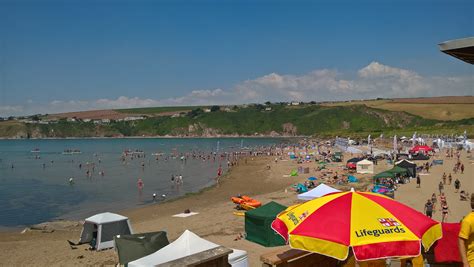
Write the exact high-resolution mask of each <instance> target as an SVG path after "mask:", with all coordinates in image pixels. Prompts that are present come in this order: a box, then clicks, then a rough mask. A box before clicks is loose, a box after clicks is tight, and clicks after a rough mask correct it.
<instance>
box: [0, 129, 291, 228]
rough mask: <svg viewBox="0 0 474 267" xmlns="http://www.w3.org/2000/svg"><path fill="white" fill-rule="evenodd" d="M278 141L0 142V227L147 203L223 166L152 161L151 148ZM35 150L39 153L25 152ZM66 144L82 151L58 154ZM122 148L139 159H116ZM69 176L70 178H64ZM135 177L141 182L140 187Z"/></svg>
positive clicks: (192, 187)
mask: <svg viewBox="0 0 474 267" xmlns="http://www.w3.org/2000/svg"><path fill="white" fill-rule="evenodd" d="M280 142H282V140H281V139H273V138H255V139H253V138H246V139H240V138H219V139H218V138H212V139H67V140H0V228H11V227H20V226H24V225H31V224H36V223H40V222H44V221H49V220H53V219H74V220H77V219H84V218H86V217H88V216H90V215H93V214H95V213H98V212H104V211H119V210H121V209H126V208H133V207H137V206H141V205H147V204H153V203H154V202H153V199H152V195H153V193H156V194H157V195H158V196H161V195H163V194H165V195H167V198H168V199H169V198H173V197H178V196H181V195H184V194H186V193H188V192H196V191H199V190H200V189H202V188H204V187H207V186H210V185H212V184H213V183H214V182H215V181H214V177H215V176H216V173H217V169H218V168H219V165H220V164H222V166H223V168H224V169H225V167H226V165H227V161H226V160H224V161H222V162H221V161H220V160H216V161H213V160H212V159H211V160H205V161H204V160H202V159H192V158H190V159H188V160H186V161H182V160H180V159H179V157H177V158H172V157H170V158H169V159H168V160H165V159H164V158H165V156H162V157H160V158H159V160H156V159H155V156H152V155H151V153H157V152H158V153H165V154H167V155H169V154H173V153H174V154H179V153H187V152H192V151H204V152H206V153H211V152H214V151H217V149H219V151H220V152H224V151H228V152H229V151H239V150H240V148H241V146H242V145H243V146H244V147H257V146H268V145H272V144H278V143H280ZM34 149H39V150H40V152H39V153H32V152H31V151H32V150H34ZM65 149H79V150H80V151H81V154H73V155H64V154H62V152H63V151H64V150H65ZM128 149H131V150H137V149H138V150H142V151H144V152H145V157H144V158H135V159H133V160H131V159H130V158H128V159H127V160H126V161H125V162H123V161H122V160H121V155H122V152H123V151H124V150H128ZM87 163H89V165H87ZM92 163H94V164H95V168H94V171H92ZM79 164H81V165H82V167H81V168H80V167H79ZM142 165H144V167H142ZM88 169H89V170H90V172H91V177H88V176H87V174H86V171H87V170H88ZM101 171H103V172H104V173H105V175H104V176H102V175H100V174H99V172H101ZM172 174H175V175H178V174H181V175H182V176H183V181H184V183H183V185H182V186H176V185H175V184H174V183H172V182H171V175H172ZM70 177H73V178H74V184H70V183H69V178H70ZM138 178H141V179H142V180H143V182H144V187H143V189H142V190H138V187H137V179H138ZM158 199H160V198H158Z"/></svg>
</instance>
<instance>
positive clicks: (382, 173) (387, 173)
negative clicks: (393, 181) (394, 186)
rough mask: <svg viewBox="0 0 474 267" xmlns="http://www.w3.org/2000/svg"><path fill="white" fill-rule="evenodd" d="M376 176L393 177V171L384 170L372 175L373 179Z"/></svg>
mask: <svg viewBox="0 0 474 267" xmlns="http://www.w3.org/2000/svg"><path fill="white" fill-rule="evenodd" d="M377 178H395V173H393V172H388V171H384V172H381V173H379V174H377V175H375V176H374V179H377Z"/></svg>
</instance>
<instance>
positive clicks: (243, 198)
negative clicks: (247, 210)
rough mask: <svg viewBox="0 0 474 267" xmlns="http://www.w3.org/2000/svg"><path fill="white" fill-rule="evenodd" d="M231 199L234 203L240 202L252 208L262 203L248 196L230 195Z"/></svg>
mask: <svg viewBox="0 0 474 267" xmlns="http://www.w3.org/2000/svg"><path fill="white" fill-rule="evenodd" d="M231 200H232V202H234V203H235V204H240V205H242V206H249V207H253V208H258V207H260V206H262V203H261V202H260V201H258V200H256V199H253V198H251V197H249V196H241V197H232V198H231Z"/></svg>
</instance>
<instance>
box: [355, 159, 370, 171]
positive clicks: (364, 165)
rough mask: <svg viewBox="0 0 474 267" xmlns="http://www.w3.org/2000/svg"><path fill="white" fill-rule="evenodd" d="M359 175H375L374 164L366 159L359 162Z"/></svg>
mask: <svg viewBox="0 0 474 267" xmlns="http://www.w3.org/2000/svg"><path fill="white" fill-rule="evenodd" d="M356 168H357V173H374V163H373V162H372V161H370V160H367V159H364V160H361V161H359V162H357V167H356Z"/></svg>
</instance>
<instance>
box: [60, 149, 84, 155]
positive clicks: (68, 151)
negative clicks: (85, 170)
mask: <svg viewBox="0 0 474 267" xmlns="http://www.w3.org/2000/svg"><path fill="white" fill-rule="evenodd" d="M81 153H82V152H81V151H80V150H79V149H65V150H64V151H63V153H62V154H63V155H74V154H81Z"/></svg>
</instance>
